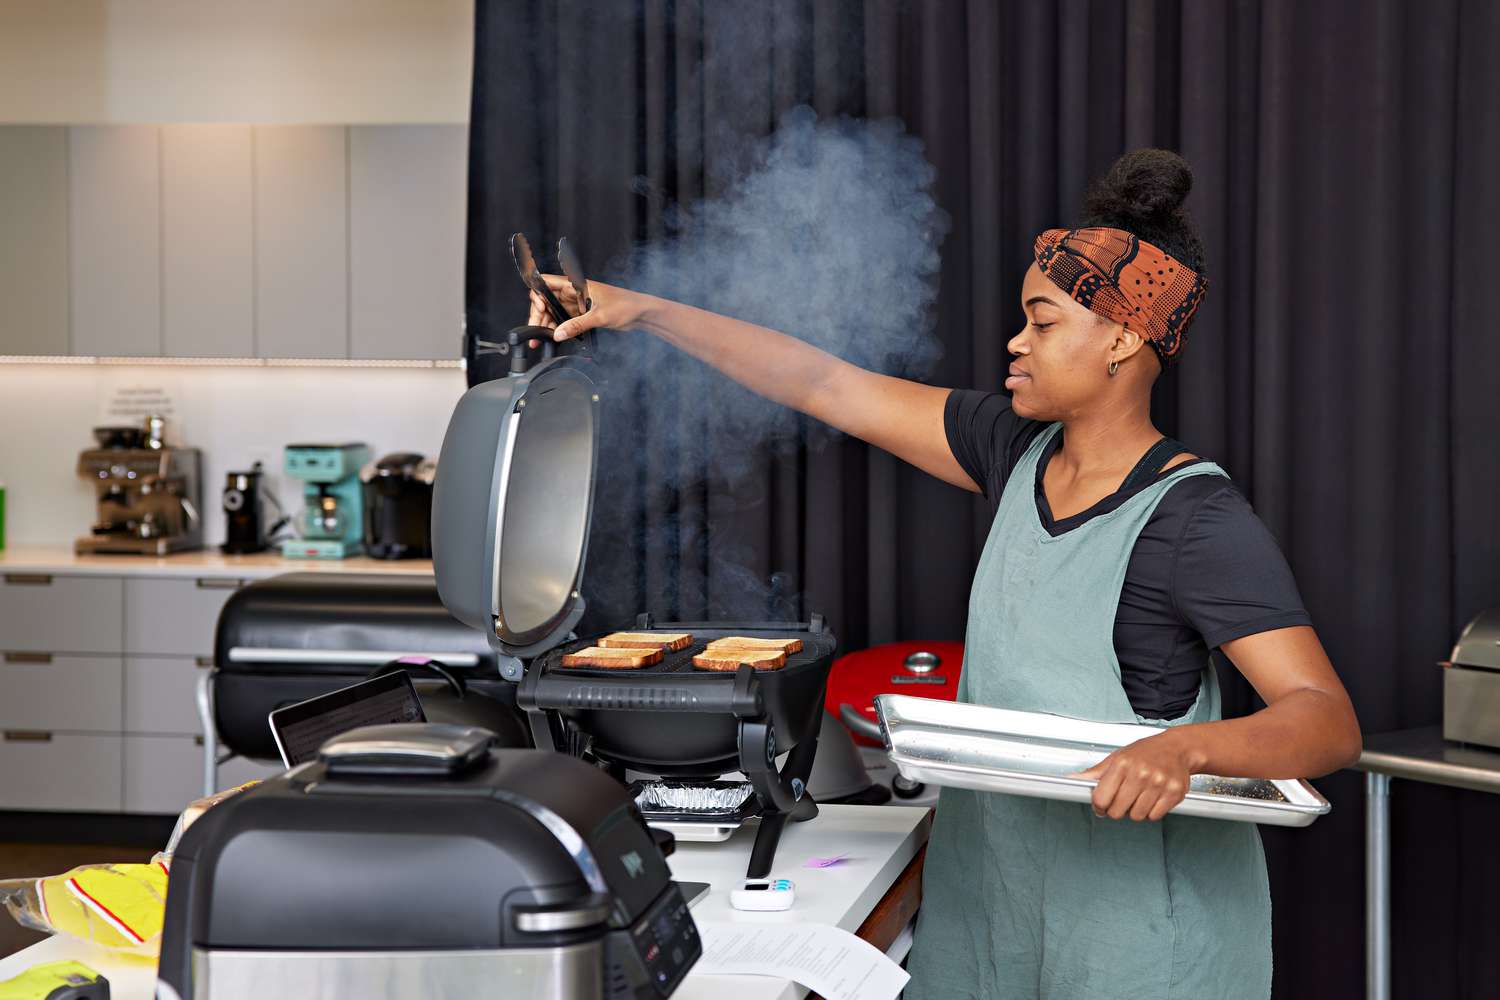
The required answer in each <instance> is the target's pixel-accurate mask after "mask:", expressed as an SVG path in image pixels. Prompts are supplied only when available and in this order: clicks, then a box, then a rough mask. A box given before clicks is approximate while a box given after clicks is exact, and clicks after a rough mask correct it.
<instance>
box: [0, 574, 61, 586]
mask: <svg viewBox="0 0 1500 1000" xmlns="http://www.w3.org/2000/svg"><path fill="white" fill-rule="evenodd" d="M5 582H6V583H13V584H16V585H18V586H22V587H50V586H52V574H51V573H7V574H5Z"/></svg>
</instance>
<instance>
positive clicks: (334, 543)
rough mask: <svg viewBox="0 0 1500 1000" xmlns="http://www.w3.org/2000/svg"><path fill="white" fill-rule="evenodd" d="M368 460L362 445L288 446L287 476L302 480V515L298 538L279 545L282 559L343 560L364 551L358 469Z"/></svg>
mask: <svg viewBox="0 0 1500 1000" xmlns="http://www.w3.org/2000/svg"><path fill="white" fill-rule="evenodd" d="M369 460H370V449H369V448H367V447H365V445H364V443H363V442H359V441H356V442H353V443H350V444H289V445H287V446H286V473H287V475H289V476H291V477H293V478H295V479H301V480H302V481H303V486H302V500H303V504H304V507H303V510H302V514H301V516H300V517H299V518H298V519H297V528H298V534H299V535H300V537H298V538H291V539H287V540H286V541H284V542H282V543H281V554H282V555H284V556H287V557H288V558H294V559H344V558H347V557H349V556H357V555H359V554H360V552H361V551H362V550H363V548H364V537H365V518H364V508H365V501H364V487H363V484H362V483H361V482H360V480H359V472H360V469H361V468H363V467H364V465H365V463H367V462H369Z"/></svg>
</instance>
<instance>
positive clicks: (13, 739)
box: [5, 729, 52, 743]
mask: <svg viewBox="0 0 1500 1000" xmlns="http://www.w3.org/2000/svg"><path fill="white" fill-rule="evenodd" d="M5 742H7V743H51V742H52V734H51V733H48V732H42V731H41V730H37V729H7V730H6V731H5Z"/></svg>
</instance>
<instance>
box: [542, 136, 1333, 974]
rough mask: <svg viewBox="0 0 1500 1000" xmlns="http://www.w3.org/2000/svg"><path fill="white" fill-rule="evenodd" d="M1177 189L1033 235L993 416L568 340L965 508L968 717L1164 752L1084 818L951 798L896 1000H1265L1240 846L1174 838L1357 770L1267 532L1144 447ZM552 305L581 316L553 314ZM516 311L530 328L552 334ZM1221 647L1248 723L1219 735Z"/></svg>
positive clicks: (1111, 193) (632, 311) (1106, 781)
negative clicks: (698, 377) (772, 410)
mask: <svg viewBox="0 0 1500 1000" xmlns="http://www.w3.org/2000/svg"><path fill="white" fill-rule="evenodd" d="M1191 184H1192V175H1191V173H1190V172H1189V170H1188V167H1187V164H1186V163H1185V162H1183V160H1182V159H1181V158H1180V157H1178V156H1176V155H1175V154H1172V153H1169V152H1165V151H1162V150H1139V151H1136V152H1134V153H1129V154H1127V155H1125V156H1124V157H1122V158H1121V159H1120V160H1119V161H1117V162H1116V163H1115V164H1114V166H1113V167H1112V168H1111V169H1110V171H1109V173H1108V174H1107V175H1106V176H1105V177H1104V178H1103V179H1102V180H1101V181H1100V182H1099V183H1098V184H1096V185H1095V187H1094V189H1093V190H1092V191H1091V192H1090V195H1089V197H1088V199H1087V201H1086V205H1085V216H1086V218H1085V219H1084V222H1083V225H1082V226H1081V227H1079V228H1077V229H1072V230H1062V229H1055V230H1049V231H1048V232H1045V233H1043V234H1041V235H1040V236H1039V237H1037V240H1036V245H1035V255H1036V260H1035V262H1034V263H1033V264H1032V265H1031V267H1030V268H1029V269H1028V271H1027V273H1026V277H1025V280H1024V283H1023V285H1022V290H1021V308H1022V311H1023V312H1024V313H1025V316H1026V325H1025V326H1024V327H1023V328H1022V329H1021V331H1020V332H1019V333H1017V334H1016V335H1015V336H1014V337H1013V338H1012V339H1011V341H1010V343H1009V345H1008V347H1009V350H1010V352H1011V354H1013V355H1014V357H1015V361H1014V362H1013V363H1012V364H1011V366H1010V373H1009V377H1008V378H1006V380H1005V388H1006V389H1007V390H1009V392H1010V393H1011V397H1010V399H1008V400H1007V399H1006V398H1005V397H1004V396H1002V395H998V394H992V393H981V392H964V391H950V390H947V389H940V388H935V387H932V386H927V385H921V384H918V383H915V382H908V381H903V380H901V379H895V378H889V377H886V376H883V375H878V374H875V373H872V372H868V371H864V370H861V369H859V368H855V367H853V366H851V365H848V364H846V363H844V362H842V361H840V360H838V359H837V358H834V357H831V356H829V355H827V354H825V353H823V352H821V351H819V350H817V349H816V348H813V347H810V346H808V345H807V344H805V343H803V342H801V341H799V340H795V339H793V338H791V337H788V336H785V335H783V334H780V333H777V332H775V331H772V330H767V329H763V328H761V327H756V326H753V325H751V324H748V323H743V322H740V321H738V320H734V319H730V318H727V317H723V316H718V315H714V314H712V313H708V312H704V311H702V310H698V309H694V308H692V307H689V306H685V305H681V304H678V303H674V302H667V301H663V300H661V299H656V298H652V297H649V296H644V295H639V294H636V293H633V292H629V291H626V290H624V289H619V288H611V287H608V286H604V285H595V284H593V283H591V284H590V288H589V292H590V294H591V296H592V298H593V302H594V307H593V309H592V310H591V311H589V312H587V313H585V314H584V315H583V316H581V317H578V318H575V319H572V320H569V321H568V322H566V323H563V324H562V325H561V326H560V327H558V329H557V332H556V334H555V336H556V337H557V339H559V340H563V339H567V338H569V337H572V336H576V335H578V334H579V333H582V332H583V331H584V330H587V329H591V328H593V327H613V328H629V327H639V328H644V329H646V330H649V331H651V332H652V333H655V334H656V335H658V336H660V337H661V338H663V339H664V340H666V341H668V342H670V343H672V344H675V345H677V346H678V347H680V348H682V349H683V350H685V351H687V352H688V353H690V354H692V355H694V356H696V357H698V358H700V359H702V360H703V361H706V362H707V363H709V364H711V365H713V366H714V367H716V368H718V369H719V370H720V371H722V372H724V373H725V374H727V375H728V376H730V377H731V378H733V379H735V380H736V381H738V382H740V383H742V384H744V385H746V386H748V387H749V388H751V389H753V390H755V391H756V392H759V393H761V394H762V395H764V396H767V397H769V398H771V399H773V400H775V401H777V402H780V403H783V404H785V405H787V406H791V407H794V408H795V409H798V410H800V411H802V412H804V413H807V414H808V415H810V416H813V417H817V418H818V419H820V420H823V421H825V422H827V423H829V424H832V425H833V426H835V427H837V428H839V429H840V430H843V431H845V432H847V433H849V434H853V435H855V436H856V437H859V438H862V439H864V440H866V441H868V442H870V443H871V444H875V445H878V446H880V447H882V448H885V449H886V450H888V451H890V452H892V453H894V454H896V455H898V456H899V457H901V458H903V459H905V460H906V461H908V462H911V463H912V464H913V465H915V466H917V467H918V468H921V469H924V470H926V471H927V472H930V473H932V474H933V475H935V476H937V477H939V478H940V479H943V480H945V481H947V482H949V483H953V484H954V485H957V486H961V487H963V488H964V489H967V490H971V491H974V492H978V493H982V494H983V495H984V496H985V497H986V498H987V499H988V500H989V502H990V507H991V510H992V512H993V514H994V522H993V525H992V527H991V530H990V534H989V539H988V541H987V543H986V545H985V548H984V553H983V555H982V556H981V558H980V562H979V567H978V569H977V571H976V573H975V577H974V583H973V587H972V590H971V596H970V603H969V623H968V632H967V636H966V640H965V641H966V657H965V662H964V671H963V680H962V684H961V687H960V692H959V697H960V699H961V700H965V701H970V702H974V703H977V704H986V705H996V706H1001V707H1005V708H1014V709H1022V710H1026V711H1039V712H1050V713H1054V714H1058V715H1066V716H1072V717H1076V718H1085V719H1094V720H1099V721H1106V722H1132V723H1133V722H1145V723H1149V724H1152V725H1158V726H1161V727H1162V732H1161V733H1160V734H1158V735H1155V736H1152V737H1150V738H1148V739H1145V740H1141V741H1140V742H1137V743H1135V744H1132V745H1131V746H1129V747H1126V748H1123V749H1121V750H1119V751H1117V752H1115V753H1114V754H1112V755H1110V756H1109V757H1108V758H1106V759H1105V760H1104V761H1102V762H1101V763H1100V764H1098V765H1097V766H1095V767H1093V768H1091V769H1089V770H1088V771H1086V772H1084V773H1085V775H1086V776H1088V777H1090V778H1095V779H1097V780H1098V785H1097V787H1096V789H1095V791H1094V795H1093V803H1092V808H1090V807H1089V806H1086V805H1078V804H1073V803H1062V802H1049V801H1045V800H1039V799H1027V798H1020V797H1016V796H1009V795H998V794H988V793H979V792H969V791H963V790H957V789H945V790H944V791H943V794H942V798H941V801H940V804H939V806H938V810H937V817H936V821H935V825H934V828H933V833H932V841H931V845H930V847H929V849H928V853H927V862H926V870H925V875H924V881H923V893H924V898H923V904H922V911H921V914H922V915H921V918H920V920H919V922H918V926H917V938H916V943H915V946H914V948H913V950H912V954H911V959H910V962H909V968H910V971H911V973H912V983H911V985H910V986H909V987H908V989H907V992H906V995H907V996H908V997H909V998H916V1000H927V998H934V1000H938V998H941V1000H953V998H961V997H973V998H980V997H983V998H1012V997H1054V998H1070V1000H1071V998H1125V997H1128V998H1148V997H1152V998H1178V997H1182V998H1208V997H1213V998H1222V997H1246V998H1251V997H1253V998H1264V997H1267V996H1269V995H1270V989H1271V904H1270V894H1269V890H1268V885H1267V879H1266V868H1265V859H1264V856H1263V854H1262V852H1261V846H1260V839H1259V835H1258V833H1257V831H1256V829H1255V827H1254V826H1252V825H1250V824H1246V823H1227V822H1222V821H1214V820H1205V819H1196V818H1191V817H1183V816H1167V815H1166V814H1167V812H1168V811H1169V810H1170V809H1171V808H1172V807H1173V806H1175V805H1176V804H1177V803H1179V802H1180V801H1182V798H1183V796H1184V794H1185V793H1186V791H1187V787H1188V778H1189V776H1190V775H1192V774H1195V773H1210V774H1219V775H1237V776H1246V777H1265V778H1290V777H1302V776H1312V775H1320V774H1325V773H1327V772H1330V771H1333V770H1336V769H1338V768H1341V767H1344V766H1346V765H1348V764H1351V763H1352V762H1353V761H1354V760H1355V758H1356V757H1357V756H1358V755H1359V750H1360V733H1359V726H1358V723H1357V721H1356V720H1355V717H1354V711H1353V708H1352V707H1351V705H1350V703H1349V699H1348V696H1347V695H1346V694H1345V692H1344V689H1343V687H1342V685H1341V684H1340V683H1339V680H1338V677H1337V676H1336V675H1335V673H1334V670H1333V667H1332V665H1331V664H1330V663H1329V661H1328V657H1327V656H1326V654H1325V653H1324V651H1323V648H1322V645H1321V643H1320V642H1319V640H1318V637H1317V634H1316V633H1315V632H1314V631H1313V629H1312V626H1311V621H1310V619H1309V617H1308V615H1307V613H1306V611H1304V610H1303V609H1302V606H1301V599H1300V597H1299V596H1298V594H1297V589H1296V584H1295V582H1294V581H1293V579H1292V576H1291V573H1290V571H1289V569H1288V568H1287V565H1286V562H1285V560H1284V559H1283V557H1282V555H1281V553H1280V551H1279V550H1278V549H1277V547H1276V544H1275V542H1274V540H1273V539H1272V538H1271V536H1270V534H1269V532H1267V531H1266V529H1265V528H1264V526H1263V525H1262V524H1261V523H1260V521H1259V520H1258V519H1257V518H1256V516H1255V514H1254V512H1253V511H1252V510H1251V509H1250V507H1249V505H1248V504H1247V503H1246V502H1245V500H1244V498H1243V497H1242V496H1241V495H1240V494H1239V493H1238V492H1237V491H1236V490H1235V489H1234V487H1233V486H1232V485H1231V484H1230V483H1229V480H1228V477H1227V475H1226V474H1225V473H1224V472H1223V470H1222V469H1220V468H1219V467H1218V466H1217V465H1214V464H1213V463H1212V462H1210V461H1208V460H1206V459H1201V458H1199V457H1197V456H1195V455H1192V454H1189V453H1187V451H1186V449H1184V448H1183V447H1182V446H1181V445H1179V444H1178V443H1177V442H1175V441H1172V440H1170V439H1167V438H1164V437H1163V436H1162V435H1161V433H1160V432H1158V431H1157V430H1156V428H1154V427H1153V426H1152V424H1151V419H1150V399H1151V387H1152V385H1153V383H1154V382H1155V381H1156V378H1157V376H1158V375H1159V374H1160V373H1161V371H1162V369H1163V366H1165V365H1167V364H1170V363H1171V362H1172V361H1174V360H1175V359H1177V358H1178V357H1180V356H1181V353H1182V350H1183V348H1184V345H1185V342H1186V341H1185V335H1186V333H1187V331H1188V327H1189V325H1190V323H1191V321H1192V317H1193V313H1194V311H1195V310H1196V309H1197V306H1198V304H1199V303H1200V302H1201V301H1202V298H1203V294H1204V290H1205V287H1206V285H1205V281H1204V279H1203V277H1202V272H1203V261H1202V258H1203V252H1202V246H1201V244H1200V243H1199V241H1198V238H1197V236H1196V235H1195V233H1194V231H1193V229H1192V226H1191V223H1190V222H1189V221H1188V219H1187V217H1186V215H1185V214H1184V212H1183V211H1182V202H1183V200H1184V199H1185V198H1186V196H1187V193H1188V190H1189V188H1190V187H1191ZM549 281H550V283H551V286H552V288H553V289H554V291H556V292H557V293H558V294H559V295H561V296H563V297H564V298H565V301H566V302H567V304H568V305H570V306H572V305H573V301H572V297H571V293H570V289H569V288H568V287H567V285H566V283H565V282H563V281H560V280H554V279H550V278H549ZM544 316H545V311H544V310H543V308H542V307H541V303H540V302H538V301H533V303H532V317H531V318H532V322H533V323H541V322H544ZM1214 648H1218V649H1220V650H1222V651H1223V652H1224V653H1225V655H1226V656H1227V657H1228V658H1229V660H1230V661H1231V662H1233V664H1234V665H1235V667H1236V668H1237V669H1238V670H1239V671H1240V672H1241V673H1242V674H1243V675H1244V676H1245V677H1246V678H1247V679H1248V680H1249V681H1250V683H1251V685H1253V686H1254V688H1255V690H1256V691H1257V693H1258V694H1259V695H1260V696H1261V698H1262V699H1263V700H1264V701H1265V703H1266V707H1265V708H1264V709H1262V710H1261V711H1259V712H1256V713H1255V714H1253V715H1251V716H1249V717H1247V718H1242V719H1233V720H1221V718H1220V712H1219V697H1218V688H1217V685H1216V682H1215V679H1214V673H1213V670H1212V668H1211V666H1210V663H1209V658H1208V652H1209V650H1211V649H1214Z"/></svg>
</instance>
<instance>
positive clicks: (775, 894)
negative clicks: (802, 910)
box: [729, 878, 797, 911]
mask: <svg viewBox="0 0 1500 1000" xmlns="http://www.w3.org/2000/svg"><path fill="white" fill-rule="evenodd" d="M796 898H797V892H796V887H795V886H793V885H792V880H791V879H785V878H777V879H769V878H747V879H745V884H744V885H742V886H741V887H740V888H738V889H732V890H730V892H729V905H730V906H732V907H734V908H735V909H736V910H761V911H766V910H789V909H791V908H792V903H793V902H794V901H795V900H796Z"/></svg>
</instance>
